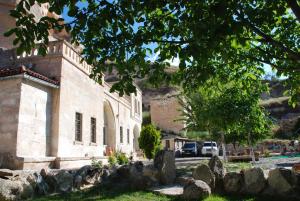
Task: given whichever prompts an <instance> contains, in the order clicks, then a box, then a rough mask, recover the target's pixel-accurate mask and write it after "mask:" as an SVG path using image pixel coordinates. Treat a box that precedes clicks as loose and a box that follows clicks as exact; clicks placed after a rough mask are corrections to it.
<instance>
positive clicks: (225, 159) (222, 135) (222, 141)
mask: <svg viewBox="0 0 300 201" xmlns="http://www.w3.org/2000/svg"><path fill="white" fill-rule="evenodd" d="M221 143H222V151H223V158H224V162H227V155H226V147H225V136H224V133H223V132H222V133H221Z"/></svg>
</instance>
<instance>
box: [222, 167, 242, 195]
mask: <svg viewBox="0 0 300 201" xmlns="http://www.w3.org/2000/svg"><path fill="white" fill-rule="evenodd" d="M223 185H224V190H225V192H226V193H233V194H236V193H238V192H239V191H240V189H241V186H242V175H241V174H240V173H237V172H229V173H227V174H226V175H225V177H224V182H223Z"/></svg>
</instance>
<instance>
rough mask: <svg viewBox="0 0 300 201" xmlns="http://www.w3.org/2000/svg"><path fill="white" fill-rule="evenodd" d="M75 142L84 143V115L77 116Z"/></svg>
mask: <svg viewBox="0 0 300 201" xmlns="http://www.w3.org/2000/svg"><path fill="white" fill-rule="evenodd" d="M75 141H82V114H81V113H79V112H76V114H75Z"/></svg>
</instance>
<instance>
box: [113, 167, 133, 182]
mask: <svg viewBox="0 0 300 201" xmlns="http://www.w3.org/2000/svg"><path fill="white" fill-rule="evenodd" d="M134 171H135V167H130V166H129V165H122V166H121V167H119V168H118V169H117V171H116V172H117V175H118V176H119V177H120V179H127V178H129V177H130V176H131V174H135V173H134Z"/></svg>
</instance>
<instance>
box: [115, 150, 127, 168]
mask: <svg viewBox="0 0 300 201" xmlns="http://www.w3.org/2000/svg"><path fill="white" fill-rule="evenodd" d="M115 156H116V159H117V163H118V164H119V165H125V164H128V163H129V159H128V157H127V156H126V154H125V153H122V152H116V153H115Z"/></svg>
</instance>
